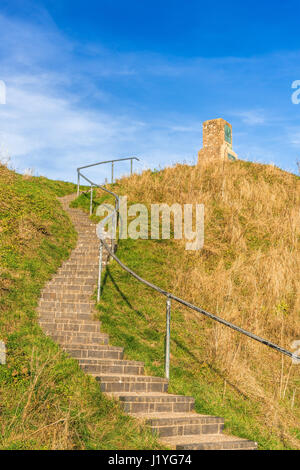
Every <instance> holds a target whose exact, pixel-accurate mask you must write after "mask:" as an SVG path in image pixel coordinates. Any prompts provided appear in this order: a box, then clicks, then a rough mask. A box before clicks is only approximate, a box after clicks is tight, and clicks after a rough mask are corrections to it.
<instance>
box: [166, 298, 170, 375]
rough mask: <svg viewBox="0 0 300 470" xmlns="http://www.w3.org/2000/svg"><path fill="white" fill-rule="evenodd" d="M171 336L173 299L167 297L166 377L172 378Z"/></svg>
mask: <svg viewBox="0 0 300 470" xmlns="http://www.w3.org/2000/svg"><path fill="white" fill-rule="evenodd" d="M170 336H171V299H170V297H167V305H166V353H165V377H166V379H169V378H170Z"/></svg>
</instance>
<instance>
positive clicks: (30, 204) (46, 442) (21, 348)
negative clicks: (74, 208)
mask: <svg viewBox="0 0 300 470" xmlns="http://www.w3.org/2000/svg"><path fill="white" fill-rule="evenodd" d="M75 190H76V187H75V185H74V184H71V183H64V182H59V181H50V180H47V179H46V178H41V177H39V178H33V177H31V178H24V177H22V176H21V175H18V174H16V173H14V172H11V171H9V170H7V169H6V168H5V167H3V166H0V194H1V201H0V339H1V340H3V341H5V343H6V346H7V364H6V365H1V366H0V449H154V448H155V449H156V448H159V444H157V442H156V439H155V438H154V437H153V436H152V435H151V433H150V432H149V430H147V429H146V428H144V427H143V426H141V425H140V424H138V423H137V422H135V421H134V420H133V419H131V418H130V417H129V416H126V415H124V414H123V413H122V412H121V410H120V408H119V406H118V404H117V403H116V402H115V401H113V400H109V399H108V398H106V397H105V396H104V395H103V394H102V393H101V391H100V388H99V385H98V384H97V383H96V381H95V380H94V379H92V378H91V377H89V376H88V375H86V374H84V373H83V372H82V371H81V369H80V368H79V366H78V363H77V361H75V360H73V359H72V358H70V357H68V356H67V355H66V354H65V353H63V352H62V350H61V349H60V348H59V347H58V345H56V344H55V343H54V342H53V341H52V340H51V339H50V338H49V337H46V336H45V335H44V334H43V332H42V330H41V328H40V327H39V326H38V322H37V313H36V307H37V303H38V299H39V296H40V293H41V289H42V288H43V286H44V285H45V283H46V282H47V281H48V280H49V279H50V278H51V276H52V275H53V273H55V272H56V270H57V268H58V267H59V266H60V265H61V263H62V262H63V260H65V259H66V258H67V257H68V256H69V254H70V251H71V249H72V248H73V247H74V246H75V243H76V233H75V231H74V228H73V226H72V224H71V222H70V220H69V218H68V216H67V215H66V214H65V213H64V212H63V210H62V208H61V205H60V203H59V202H58V200H57V196H63V195H65V194H69V193H72V192H75Z"/></svg>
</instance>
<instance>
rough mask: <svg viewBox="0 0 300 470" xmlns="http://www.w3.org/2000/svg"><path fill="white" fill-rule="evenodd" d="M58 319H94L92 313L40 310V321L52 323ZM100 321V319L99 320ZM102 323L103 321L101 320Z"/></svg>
mask: <svg viewBox="0 0 300 470" xmlns="http://www.w3.org/2000/svg"><path fill="white" fill-rule="evenodd" d="M56 320H59V321H69V320H70V321H72V320H75V321H80V320H85V321H94V318H93V314H92V313H90V312H89V313H73V312H58V311H48V310H44V311H43V310H39V322H46V323H52V322H54V321H56ZM97 321H98V320H97ZM99 324H100V325H101V322H99Z"/></svg>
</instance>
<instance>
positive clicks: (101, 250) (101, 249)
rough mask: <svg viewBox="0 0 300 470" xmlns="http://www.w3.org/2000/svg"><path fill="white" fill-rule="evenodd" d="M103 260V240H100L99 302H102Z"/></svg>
mask: <svg viewBox="0 0 300 470" xmlns="http://www.w3.org/2000/svg"><path fill="white" fill-rule="evenodd" d="M102 258H103V243H102V240H100V246H99V269H98V290H97V302H99V301H100V296H101V276H102Z"/></svg>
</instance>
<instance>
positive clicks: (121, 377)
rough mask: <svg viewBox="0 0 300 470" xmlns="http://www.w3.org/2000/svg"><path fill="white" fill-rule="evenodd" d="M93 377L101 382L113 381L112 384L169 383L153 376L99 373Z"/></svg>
mask: <svg viewBox="0 0 300 470" xmlns="http://www.w3.org/2000/svg"><path fill="white" fill-rule="evenodd" d="M91 375H93V376H94V377H95V378H96V379H99V380H105V381H106V380H107V381H112V382H120V383H122V382H146V381H151V382H162V383H166V382H168V380H167V379H164V378H163V377H155V376H153V375H129V374H128V375H127V374H106V373H105V374H99V373H93V374H91Z"/></svg>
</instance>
